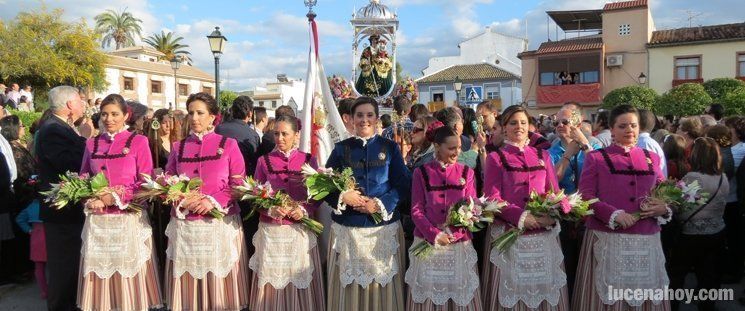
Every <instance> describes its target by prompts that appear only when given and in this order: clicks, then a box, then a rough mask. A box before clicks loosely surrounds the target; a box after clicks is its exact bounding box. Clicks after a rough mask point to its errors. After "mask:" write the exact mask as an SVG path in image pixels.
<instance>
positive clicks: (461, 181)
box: [460, 177, 466, 186]
mask: <svg viewBox="0 0 745 311" xmlns="http://www.w3.org/2000/svg"><path fill="white" fill-rule="evenodd" d="M460 184H461V186H462V185H465V184H466V179H465V178H463V177H461V178H460Z"/></svg>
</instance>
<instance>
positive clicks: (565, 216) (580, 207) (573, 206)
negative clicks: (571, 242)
mask: <svg viewBox="0 0 745 311" xmlns="http://www.w3.org/2000/svg"><path fill="white" fill-rule="evenodd" d="M597 201H598V200H597V199H592V200H583V199H582V196H581V195H580V194H579V193H575V194H572V195H569V196H567V195H566V194H564V191H563V190H562V191H560V192H558V193H556V192H553V191H548V192H546V193H545V194H543V195H539V194H538V193H536V192H535V191H531V192H530V198H529V199H528V203H527V204H526V205H525V210H526V211H528V212H529V213H530V214H531V215H533V216H535V217H542V216H549V217H551V218H553V219H555V220H567V221H573V222H577V221H581V220H582V219H583V218H585V217H587V216H589V215H592V213H593V211H592V209H590V205H591V204H593V203H595V202H597ZM525 231H526V229H524V228H523V229H518V228H512V229H510V230H508V231H507V232H505V233H503V234H502V235H500V236H499V237H497V238H496V239H495V240H494V241H492V243H491V246H492V248H495V247H496V248H497V249H499V251H500V252H504V251H507V250H509V249H510V247H512V245H514V244H515V243H516V242H517V238H518V237H519V236H520V235H521V234H523V233H525Z"/></svg>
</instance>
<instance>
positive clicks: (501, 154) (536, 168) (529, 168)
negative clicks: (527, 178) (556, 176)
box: [496, 148, 546, 172]
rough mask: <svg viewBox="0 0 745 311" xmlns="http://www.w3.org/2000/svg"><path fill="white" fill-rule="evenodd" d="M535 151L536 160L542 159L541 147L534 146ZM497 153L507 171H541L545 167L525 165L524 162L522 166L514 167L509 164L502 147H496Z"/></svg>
mask: <svg viewBox="0 0 745 311" xmlns="http://www.w3.org/2000/svg"><path fill="white" fill-rule="evenodd" d="M535 149H536V152H537V153H538V160H540V161H543V149H541V148H535ZM496 152H497V154H498V155H499V159H500V160H501V161H502V165H503V166H504V169H505V170H507V171H508V172H535V171H541V170H544V169H546V166H545V165H537V166H527V165H526V164H523V166H522V167H514V166H512V165H510V163H509V162H507V157H506V156H505V155H504V152H502V149H501V148H500V149H497V151H496Z"/></svg>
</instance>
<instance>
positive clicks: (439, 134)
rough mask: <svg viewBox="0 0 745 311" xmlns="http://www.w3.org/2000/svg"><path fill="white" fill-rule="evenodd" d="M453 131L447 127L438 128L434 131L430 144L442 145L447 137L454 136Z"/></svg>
mask: <svg viewBox="0 0 745 311" xmlns="http://www.w3.org/2000/svg"><path fill="white" fill-rule="evenodd" d="M456 135H457V134H456V133H455V131H454V130H453V129H451V128H449V127H447V126H443V127H440V128H438V129H436V130H435V131H434V134H433V135H432V136H433V139H432V142H433V143H435V144H438V145H439V144H442V143H444V142H445V140H446V139H447V138H448V137H451V136H456Z"/></svg>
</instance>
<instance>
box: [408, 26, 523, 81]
mask: <svg viewBox="0 0 745 311" xmlns="http://www.w3.org/2000/svg"><path fill="white" fill-rule="evenodd" d="M458 48H459V49H460V55H457V56H443V57H433V58H430V59H429V65H428V66H427V68H425V69H424V70H422V75H424V76H428V75H431V74H434V73H436V72H438V71H441V70H443V69H445V68H448V67H452V66H455V65H470V64H481V63H487V64H491V65H495V66H497V67H499V69H502V70H505V71H507V72H509V73H512V74H514V75H517V76H520V75H521V74H522V70H521V69H520V63H521V62H520V59H518V58H517V54H518V53H520V52H523V51H526V50H527V49H528V39H524V38H517V37H513V36H510V35H505V34H501V33H498V32H496V30H494V29H492V28H491V27H486V30H484V32H482V33H481V34H479V35H477V36H475V37H473V38H470V39H467V40H465V41H463V42H461V43H460V44H458Z"/></svg>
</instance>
